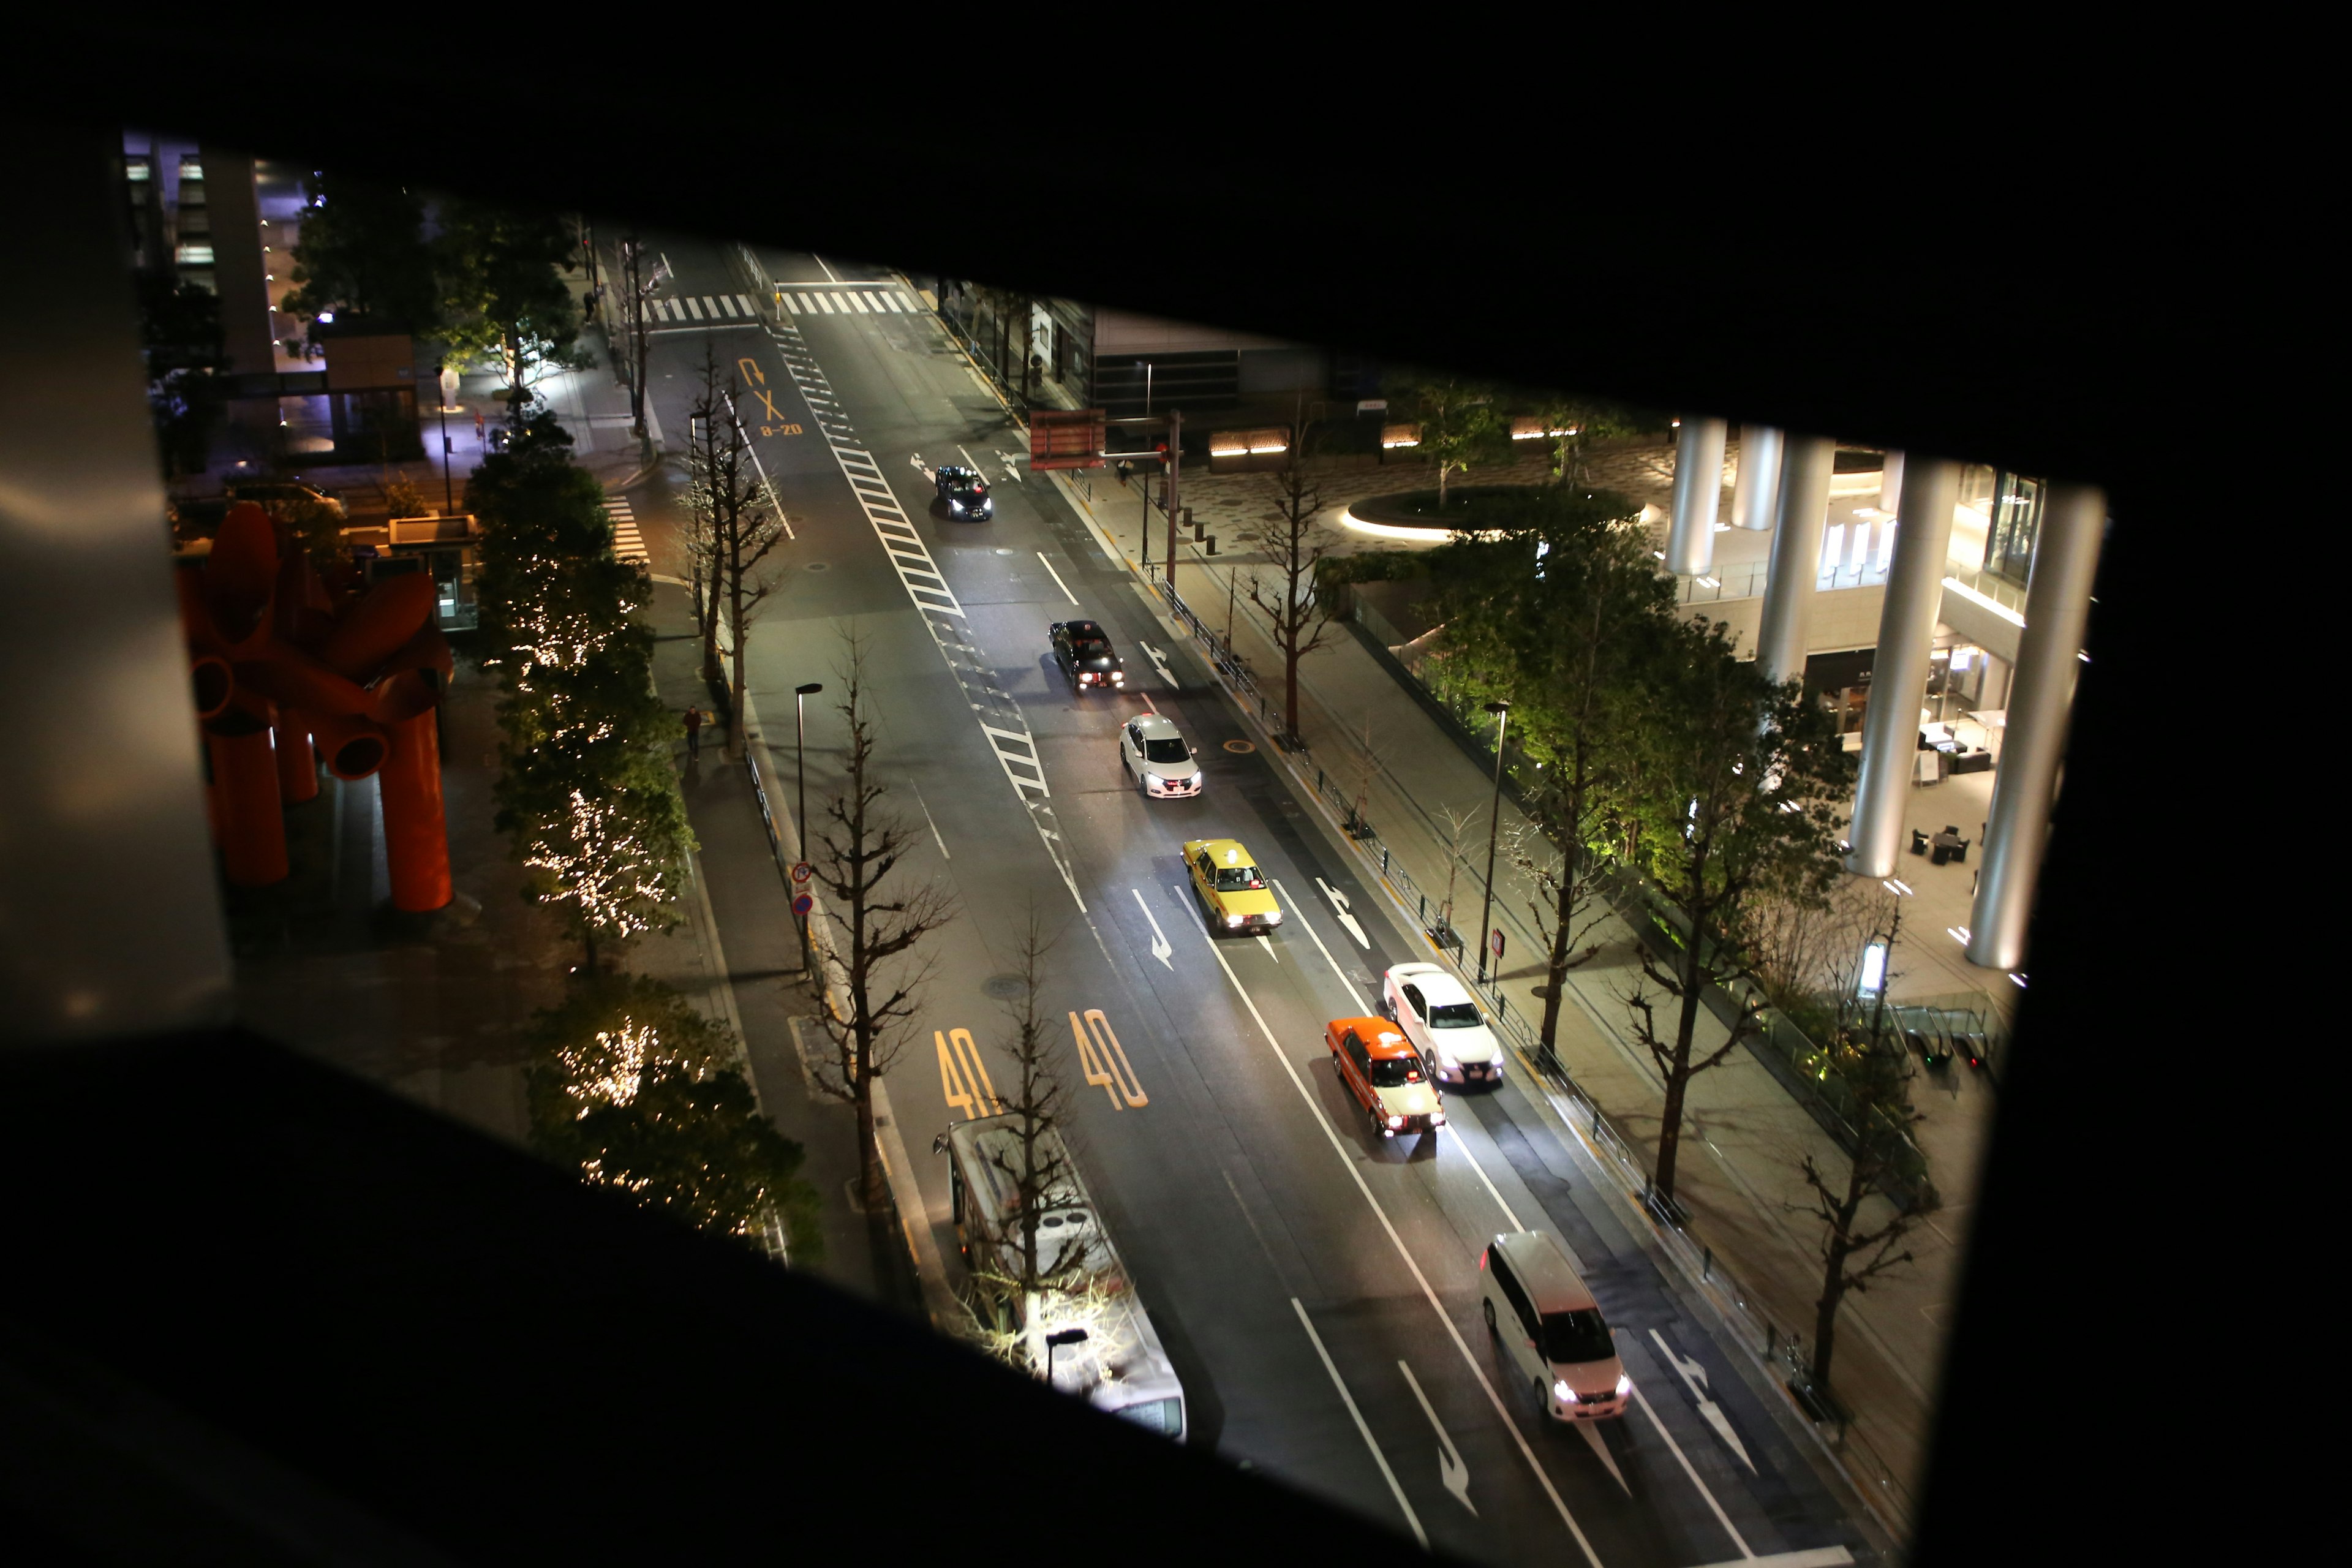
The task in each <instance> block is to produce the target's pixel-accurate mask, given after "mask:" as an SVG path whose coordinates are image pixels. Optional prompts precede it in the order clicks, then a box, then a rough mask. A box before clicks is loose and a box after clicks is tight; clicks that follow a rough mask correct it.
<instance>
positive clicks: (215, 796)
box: [178, 502, 453, 913]
mask: <svg viewBox="0 0 2352 1568" xmlns="http://www.w3.org/2000/svg"><path fill="white" fill-rule="evenodd" d="M178 582H179V589H180V614H181V619H182V623H183V625H184V628H185V630H186V633H187V638H188V651H189V659H190V677H191V679H192V682H193V685H194V694H195V700H196V710H197V714H198V716H199V717H200V718H202V719H203V720H204V721H205V741H206V746H207V748H208V750H209V752H210V755H211V759H212V765H213V784H212V790H211V806H212V816H213V829H214V835H215V839H216V840H217V841H218V843H219V844H220V847H221V858H222V862H223V866H224V869H225V871H226V875H227V878H228V880H229V882H230V883H231V884H232V885H234V886H236V887H264V886H267V885H268V884H269V883H271V882H276V881H280V880H283V879H285V877H286V875H287V872H288V864H287V856H286V826H285V820H284V817H283V816H282V815H281V813H280V805H281V803H282V802H283V801H288V800H291V801H304V800H310V799H312V798H313V797H315V796H316V795H318V793H319V773H318V769H319V763H320V760H321V759H323V760H324V762H325V763H326V766H327V770H328V772H330V773H333V774H334V775H335V776H336V777H337V778H339V779H342V780H344V781H346V782H355V781H357V780H360V779H363V778H367V777H369V776H370V775H374V776H375V777H376V778H377V780H378V786H379V788H380V789H381V790H382V791H383V821H384V839H385V849H386V858H387V859H388V860H389V862H390V865H391V871H392V901H393V905H394V908H396V909H400V910H409V911H412V912H418V913H422V912H424V911H426V910H437V909H440V908H442V907H444V906H445V905H446V904H447V903H448V902H449V900H450V895H451V887H450V880H449V845H448V831H447V822H446V816H445V814H444V812H443V808H442V801H441V752H440V745H439V742H438V738H437V733H436V713H435V710H436V708H437V707H438V706H439V705H440V701H441V693H442V690H443V689H444V688H445V686H446V682H447V679H448V677H449V675H450V673H451V671H452V668H453V665H452V661H451V658H450V654H449V645H448V642H447V641H446V639H445V638H444V637H442V635H441V632H440V628H439V627H437V626H435V625H434V624H433V612H434V605H435V589H434V583H433V579H432V578H431V577H430V576H428V575H427V574H424V573H421V572H420V573H410V574H404V575H401V576H394V577H386V578H383V579H382V580H381V581H379V582H377V583H376V584H374V585H373V586H372V587H370V588H369V589H367V591H366V592H364V593H362V594H361V595H358V596H357V597H355V598H352V599H350V600H348V601H346V602H344V603H342V604H341V605H338V604H337V603H336V598H335V595H332V594H331V593H330V592H329V591H328V589H327V588H326V586H325V585H324V584H322V583H321V582H320V579H319V576H318V574H317V573H316V572H314V571H312V570H311V568H310V563H309V562H308V561H307V560H306V559H305V558H304V557H303V556H302V555H301V554H300V552H298V551H295V550H291V549H288V550H285V551H283V552H281V551H280V549H279V544H278V536H277V531H276V528H275V526H274V525H273V524H272V523H271V522H270V521H269V518H268V514H266V513H265V512H263V511H262V510H261V509H260V508H259V507H258V506H256V505H253V504H252V503H250V502H244V503H240V504H239V505H236V506H234V507H231V508H230V509H229V512H228V515H227V517H226V518H225V519H223V520H222V522H221V527H220V531H219V533H218V534H217V535H216V536H215V539H214V541H213V550H212V553H211V555H210V556H208V557H207V558H206V559H205V564H204V567H203V569H202V571H201V572H197V571H194V570H183V571H182V572H181V573H180V574H179V576H178ZM273 734H274V736H275V740H276V744H275V745H274V746H273V745H272V744H271V742H272V737H273Z"/></svg>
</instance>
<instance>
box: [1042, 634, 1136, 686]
mask: <svg viewBox="0 0 2352 1568" xmlns="http://www.w3.org/2000/svg"><path fill="white" fill-rule="evenodd" d="M1048 633H1049V635H1050V636H1051V637H1052V638H1053V642H1054V662H1055V664H1057V665H1059V666H1061V668H1062V673H1063V674H1064V675H1066V676H1067V677H1069V679H1070V689H1072V690H1073V691H1084V690H1085V689H1087V687H1089V686H1092V687H1097V688H1100V689H1105V690H1111V691H1116V690H1118V689H1120V688H1121V687H1124V686H1125V685H1126V684H1127V667H1126V666H1125V665H1124V664H1122V663H1121V662H1120V661H1119V657H1118V655H1117V654H1115V653H1113V652H1111V650H1110V637H1109V636H1108V634H1107V633H1105V632H1104V630H1103V629H1102V627H1100V626H1097V625H1095V623H1094V622H1092V621H1055V623H1054V624H1053V626H1051V627H1049V628H1048Z"/></svg>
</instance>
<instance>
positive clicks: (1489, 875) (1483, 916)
mask: <svg viewBox="0 0 2352 1568" xmlns="http://www.w3.org/2000/svg"><path fill="white" fill-rule="evenodd" d="M1486 711H1487V712H1489V713H1492V714H1493V715H1494V716H1495V801H1494V804H1493V805H1491V806H1489V807H1488V808H1487V811H1486V897H1485V898H1484V899H1483V900H1480V902H1479V905H1478V978H1479V979H1481V980H1484V979H1486V959H1487V953H1488V951H1489V950H1488V947H1487V941H1488V937H1487V931H1486V922H1487V921H1489V920H1491V919H1493V918H1494V914H1495V833H1496V829H1497V828H1498V827H1500V826H1502V820H1503V734H1504V731H1507V729H1509V727H1510V723H1511V705H1510V704H1509V703H1507V702H1489V703H1487V704H1486ZM1502 970H1503V966H1502V965H1501V964H1499V963H1497V964H1496V965H1495V973H1496V979H1497V981H1498V982H1499V980H1500V979H1501V976H1502Z"/></svg>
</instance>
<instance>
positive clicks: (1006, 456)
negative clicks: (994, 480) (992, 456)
mask: <svg viewBox="0 0 2352 1568" xmlns="http://www.w3.org/2000/svg"><path fill="white" fill-rule="evenodd" d="M996 460H997V461H998V462H1000V463H1002V464H1003V465H1004V477H1005V478H1006V479H1011V480H1012V481H1013V483H1014V484H1016V485H1025V484H1027V483H1028V482H1029V481H1028V480H1026V479H1023V478H1022V477H1021V459H1020V458H1016V457H1014V456H1013V454H1012V453H1010V452H999V453H997V454H996Z"/></svg>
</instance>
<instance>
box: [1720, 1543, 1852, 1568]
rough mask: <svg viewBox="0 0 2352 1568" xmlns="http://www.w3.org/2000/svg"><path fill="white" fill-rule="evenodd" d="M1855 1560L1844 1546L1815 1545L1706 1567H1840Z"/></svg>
mask: <svg viewBox="0 0 2352 1568" xmlns="http://www.w3.org/2000/svg"><path fill="white" fill-rule="evenodd" d="M1851 1562H1853V1552H1848V1551H1847V1550H1846V1549H1845V1548H1844V1547H1843V1546H1815V1547H1810V1548H1808V1549H1807V1550H1805V1551H1803V1552H1768V1553H1766V1554H1765V1555H1764V1556H1761V1557H1734V1558H1732V1559H1731V1560H1730V1561H1728V1562H1726V1563H1707V1564H1706V1568H1838V1564H1839V1563H1851Z"/></svg>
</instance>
